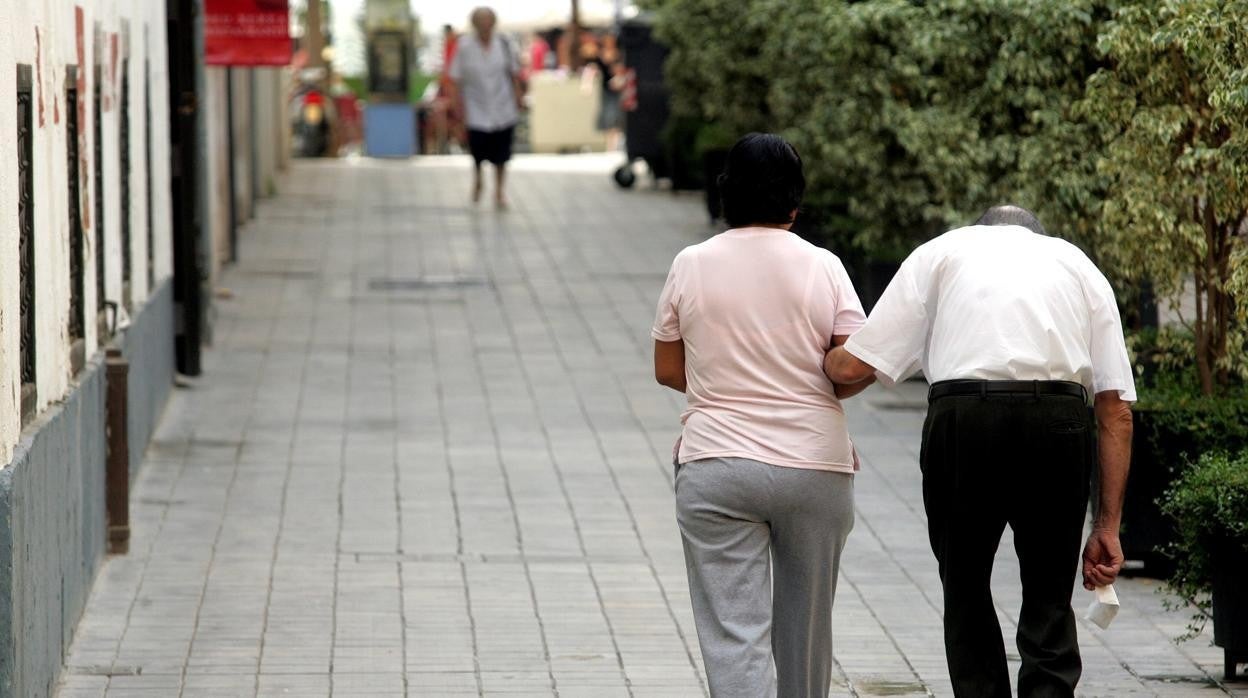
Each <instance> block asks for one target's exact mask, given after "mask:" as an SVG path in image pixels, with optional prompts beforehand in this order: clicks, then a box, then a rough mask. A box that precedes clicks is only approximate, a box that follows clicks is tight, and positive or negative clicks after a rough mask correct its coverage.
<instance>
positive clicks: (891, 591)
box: [59, 156, 1248, 698]
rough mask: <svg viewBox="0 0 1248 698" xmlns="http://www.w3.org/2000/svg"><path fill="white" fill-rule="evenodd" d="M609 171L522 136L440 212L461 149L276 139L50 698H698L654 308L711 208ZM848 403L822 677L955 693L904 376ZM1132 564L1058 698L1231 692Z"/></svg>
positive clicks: (841, 687)
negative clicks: (369, 155) (545, 150)
mask: <svg viewBox="0 0 1248 698" xmlns="http://www.w3.org/2000/svg"><path fill="white" fill-rule="evenodd" d="M615 164H618V163H617V162H615V160H614V159H611V158H604V157H588V156H587V157H580V156H577V157H568V158H552V157H536V156H534V157H527V158H522V159H520V160H518V161H517V162H516V163H515V168H514V170H515V172H514V177H513V190H512V198H513V206H512V209H511V210H510V211H508V212H505V213H496V212H495V211H493V210H492V209H490V208H481V209H475V210H474V209H472V208H470V207H468V206H466V205H465V200H466V193H467V190H468V175H467V162H466V161H465V160H463V159H460V158H431V159H423V160H415V161H412V162H410V163H406V162H405V163H393V162H376V161H368V160H347V161H334V162H315V163H311V162H309V163H297V164H296V165H295V166H294V171H293V173H292V174H291V175H290V176H289V178H288V181H287V182H286V185H285V187H284V193H283V194H282V195H281V196H280V197H278V198H277V199H275V200H273V201H271V202H269V203H267V204H264V205H262V206H261V207H260V211H259V217H258V218H257V219H256V220H255V221H254V222H253V223H252V224H251V225H250V226H249V227H248V229H247V230H245V231H244V233H243V235H242V236H241V237H242V240H243V248H242V254H241V260H242V261H240V262H239V263H238V264H237V265H236V266H234V267H232V268H231V269H230V270H229V271H228V272H227V273H226V274H225V276H224V280H223V282H222V283H223V284H224V286H226V287H228V289H229V290H230V291H231V292H232V294H233V295H232V298H230V299H223V300H220V301H219V302H218V305H217V318H216V336H215V340H214V347H213V349H212V350H211V351H210V352H208V354H207V357H206V370H205V375H204V377H203V378H201V379H199V380H196V381H194V382H193V383H191V384H190V385H188V386H186V387H184V388H183V389H182V390H180V391H178V392H177V393H176V396H175V398H174V399H173V401H172V403H171V404H170V406H169V408H168V411H167V413H166V414H165V416H164V420H163V422H162V425H161V428H160V431H159V433H158V435H157V438H156V441H155V442H154V443H153V444H152V446H151V447H150V449H149V450H148V453H147V457H146V461H145V464H144V466H143V470H142V473H141V475H140V476H139V479H138V481H137V483H136V484H135V486H134V491H133V499H132V516H133V522H132V526H133V530H134V539H133V541H132V545H131V552H130V554H129V555H127V556H124V557H115V558H112V559H111V560H110V561H109V562H108V564H107V565H106V566H105V568H104V570H103V572H102V573H101V575H100V577H99V579H98V580H97V582H96V586H95V589H94V592H93V594H92V598H91V602H90V606H89V608H88V610H87V613H86V615H85V617H84V618H83V620H82V623H81V625H80V626H79V629H78V632H77V635H76V637H75V639H74V643H73V649H72V654H71V657H70V660H69V666H68V668H67V669H66V671H65V674H64V679H63V681H62V684H61V689H60V694H59V695H60V696H62V698H71V697H75V698H76V697H85V696H103V695H108V696H129V695H133V696H193V695H194V696H256V695H263V696H277V695H289V696H320V695H331V694H332V695H334V696H347V695H367V696H382V695H409V696H444V695H484V694H495V693H498V694H504V693H506V694H509V695H534V696H551V695H558V696H593V697H595V698H597V697H606V696H697V695H704V694H705V693H706V685H705V682H704V679H703V677H702V674H701V658H700V656H699V653H698V646H697V639H696V634H695V632H694V627H693V622H692V615H691V613H690V610H689V596H688V589H687V585H686V581H685V570H684V561H683V558H682V553H681V546H680V538H679V534H678V533H677V531H676V527H675V521H674V515H673V506H672V485H671V480H672V473H671V467H670V465H669V461H670V452H671V444H672V441H673V439H674V436H675V434H676V431H677V415H678V413H679V409H680V404H681V400H680V399H679V396H678V395H676V394H675V393H673V392H671V391H665V390H664V389H661V388H660V387H658V386H657V385H656V384H655V383H654V381H653V378H652V376H651V368H650V352H651V340H650V337H649V333H648V330H649V325H650V322H651V319H652V316H653V312H654V302H655V299H656V297H657V294H658V291H659V289H660V287H661V286H662V283H663V280H664V278H665V275H666V271H667V267H668V264H669V263H670V261H671V258H672V257H673V255H674V254H675V253H676V252H677V251H678V250H679V249H680V248H681V247H682V246H684V245H687V244H690V243H692V242H696V241H698V240H700V239H702V238H704V237H706V236H707V235H709V234H710V233H711V232H712V231H711V230H710V229H708V228H707V227H706V221H705V214H704V212H703V211H702V210H701V208H700V201H699V200H698V199H697V198H695V197H692V196H675V195H672V194H670V193H665V192H658V191H648V190H644V189H641V190H634V191H620V190H617V189H615V188H614V186H613V185H612V184H611V182H610V179H609V177H608V173H609V171H610V169H611V167H612V166H614V165H615ZM848 409H849V413H850V423H851V429H852V433H853V434H854V437H855V440H856V442H857V443H858V444H859V447H860V449H861V451H862V454H863V460H864V463H863V471H862V473H861V474H860V476H859V478H858V481H857V488H856V490H857V496H858V523H857V527H856V530H855V531H854V533H853V534H852V535H851V537H850V541H849V546H848V551H847V553H846V558H845V561H844V568H843V571H842V575H841V586H840V588H839V590H838V595H837V603H836V611H835V618H834V625H835V633H836V656H837V661H838V665H837V666H838V675H837V677H836V679H835V685H834V688H833V692H834V694H835V695H838V696H843V695H857V696H876V695H891V696H897V695H941V696H943V695H949V694H950V689H949V685H948V677H947V672H946V669H945V665H944V657H943V649H942V642H941V627H940V609H941V602H940V585H939V580H938V579H937V576H936V565H935V562H934V560H933V559H932V556H931V553H930V551H929V549H928V544H927V536H926V531H925V527H924V526H925V525H924V517H923V509H922V504H921V493H920V487H919V478H918V472H917V465H916V462H917V451H918V433H919V427H920V424H921V421H922V417H923V409H924V406H923V401H922V386H915V385H913V384H907V385H904V386H902V387H901V388H900V389H898V390H893V391H887V390H883V389H880V388H872V389H871V390H870V391H868V392H867V393H865V394H864V395H863V396H860V397H859V398H855V399H854V400H853V401H852V402H851V403H850V406H849V408H848ZM1007 535H1008V534H1007ZM1001 550H1002V554H1001V558H1000V563H999V565H998V567H997V575H996V579H995V583H994V589H995V590H996V599H997V602H998V609H999V613H1000V616H1001V622H1002V626H1003V628H1005V632H1006V636H1007V645H1009V646H1011V647H1010V651H1011V655H1012V656H1013V655H1014V652H1013V649H1012V642H1011V641H1010V638H1011V637H1012V634H1013V628H1014V617H1015V614H1016V612H1017V609H1018V605H1019V593H1018V589H1017V582H1016V581H1015V579H1016V563H1015V562H1014V560H1013V553H1012V550H1011V545H1010V543H1009V540H1008V537H1007V540H1006V541H1004V542H1003V544H1002V546H1001ZM1156 587H1157V585H1156V584H1155V583H1153V582H1149V581H1143V580H1124V581H1123V582H1122V583H1121V584H1119V592H1120V594H1121V596H1122V597H1123V609H1122V612H1121V614H1120V615H1119V617H1118V619H1117V621H1115V623H1114V625H1113V627H1112V628H1111V629H1110V630H1108V631H1105V632H1102V631H1099V630H1097V629H1095V628H1094V627H1093V626H1091V625H1090V624H1088V623H1086V622H1083V621H1081V622H1080V627H1079V632H1080V636H1081V642H1082V645H1083V648H1084V658H1085V671H1084V681H1083V683H1082V684H1081V688H1082V695H1087V696H1111V695H1113V696H1118V695H1151V696H1197V695H1199V696H1208V695H1217V694H1221V693H1223V692H1224V690H1225V689H1224V688H1223V687H1221V686H1220V685H1219V684H1218V681H1217V679H1218V677H1220V668H1221V658H1220V657H1221V655H1220V651H1219V650H1217V649H1216V648H1212V647H1210V646H1209V637H1208V635H1206V636H1203V637H1201V638H1199V639H1197V640H1195V641H1193V642H1189V643H1186V644H1182V645H1176V644H1174V643H1172V642H1171V640H1170V638H1172V637H1174V636H1175V635H1177V634H1179V633H1180V632H1181V631H1182V628H1183V626H1184V624H1185V616H1184V615H1183V614H1180V613H1169V612H1166V611H1164V610H1163V609H1162V598H1161V596H1159V595H1158V594H1157V593H1156ZM1087 601H1088V594H1087V593H1086V592H1084V591H1083V590H1082V589H1079V590H1077V592H1076V594H1075V603H1076V606H1077V607H1081V606H1083V605H1084V604H1086V603H1087ZM1245 689H1248V686H1245V685H1244V684H1239V691H1240V693H1239V695H1248V691H1246V690H1245Z"/></svg>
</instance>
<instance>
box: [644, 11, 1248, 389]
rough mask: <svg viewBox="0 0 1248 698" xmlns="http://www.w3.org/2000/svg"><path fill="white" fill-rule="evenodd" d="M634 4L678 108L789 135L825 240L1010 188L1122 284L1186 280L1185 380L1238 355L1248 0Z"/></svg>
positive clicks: (1166, 287)
mask: <svg viewBox="0 0 1248 698" xmlns="http://www.w3.org/2000/svg"><path fill="white" fill-rule="evenodd" d="M641 4H643V5H645V6H646V7H648V8H649V9H652V10H653V11H654V14H655V17H656V30H657V36H658V37H659V38H660V39H661V40H662V41H664V42H666V43H667V44H669V46H670V47H671V49H672V52H671V56H670V58H669V60H668V66H667V77H668V83H669V87H670V89H671V92H672V99H673V109H674V111H675V113H676V114H677V115H678V116H679V117H680V118H681V119H687V120H694V121H701V122H704V123H714V124H716V125H718V126H719V127H721V128H723V129H725V130H727V131H729V132H731V133H736V134H742V133H744V132H747V131H751V130H766V131H778V132H781V133H783V134H784V135H786V136H787V137H788V138H789V139H790V140H791V141H792V142H793V143H794V145H796V146H797V148H798V150H799V151H800V152H801V153H802V156H803V160H804V161H805V163H806V168H807V177H808V179H809V183H810V188H809V194H808V197H807V204H808V206H809V207H810V208H812V209H814V211H813V212H814V213H815V214H816V216H815V217H816V218H817V219H818V220H820V221H823V222H824V223H825V224H826V225H827V226H828V227H829V229H828V230H826V231H825V232H826V233H827V236H828V239H829V240H830V241H832V242H834V243H835V244H838V245H840V246H842V249H838V250H837V251H838V252H839V253H843V254H844V253H853V252H859V253H865V254H867V255H868V256H870V257H873V258H875V259H885V260H888V259H892V260H895V259H898V258H900V257H902V256H904V255H905V254H906V253H908V252H909V251H910V250H911V249H913V248H914V247H915V246H916V245H917V244H919V243H921V242H922V241H924V240H926V239H929V238H930V237H932V236H934V235H936V234H938V233H940V232H942V231H944V230H946V229H948V228H950V227H954V226H957V225H963V224H966V223H968V222H970V221H971V220H973V219H974V218H975V217H976V216H977V215H978V214H979V213H980V212H982V211H983V210H984V209H985V208H987V207H988V206H991V205H993V204H997V203H1003V202H1013V203H1018V204H1021V205H1023V206H1026V207H1028V208H1031V209H1033V210H1035V211H1036V213H1037V214H1038V215H1039V216H1040V219H1041V220H1043V221H1044V222H1045V225H1046V227H1047V228H1048V229H1049V231H1050V232H1051V233H1054V234H1056V235H1060V236H1062V237H1066V238H1068V239H1071V240H1073V241H1075V242H1076V243H1078V244H1079V245H1080V246H1081V247H1083V248H1084V249H1085V250H1087V251H1088V252H1089V253H1090V254H1091V255H1092V256H1093V258H1094V259H1095V260H1096V261H1097V262H1098V263H1099V264H1100V265H1101V267H1102V268H1103V269H1104V270H1105V271H1106V273H1107V275H1109V276H1110V277H1111V280H1113V281H1114V282H1115V285H1116V286H1117V287H1118V288H1120V289H1128V290H1129V289H1132V288H1134V287H1138V286H1139V284H1141V283H1142V282H1144V281H1151V282H1152V284H1153V286H1154V287H1155V288H1156V289H1157V291H1158V293H1159V294H1160V295H1162V296H1163V297H1164V298H1168V299H1171V300H1174V299H1177V298H1178V296H1179V295H1180V294H1182V293H1186V292H1187V289H1188V287H1187V286H1185V283H1186V280H1188V279H1194V280H1195V285H1196V292H1197V294H1198V295H1199V296H1200V301H1199V302H1198V307H1200V308H1201V309H1202V317H1200V318H1187V321H1188V322H1189V323H1190V328H1191V329H1192V331H1193V332H1194V333H1195V334H1196V335H1197V341H1196V343H1195V351H1196V359H1197V366H1198V370H1199V373H1200V381H1199V386H1198V388H1197V390H1198V391H1199V392H1203V393H1205V394H1212V393H1214V392H1216V386H1218V385H1226V384H1227V383H1228V382H1232V381H1234V380H1235V376H1236V375H1243V373H1244V369H1245V367H1248V353H1245V351H1244V347H1245V343H1246V342H1248V332H1245V331H1244V327H1245V325H1248V243H1246V242H1245V239H1246V236H1245V235H1244V234H1243V233H1242V232H1241V231H1243V230H1245V229H1248V186H1245V185H1244V182H1248V21H1245V17H1248V0H1147V1H1136V2H1131V1H1129V0H1067V1H1064V2H1034V1H1032V0H934V1H928V2H917V1H916V0H863V1H860V2H850V1H847V0H641ZM846 245H848V246H850V247H854V248H856V250H853V251H851V250H847V249H843V247H844V246H846ZM1128 295H1129V294H1128Z"/></svg>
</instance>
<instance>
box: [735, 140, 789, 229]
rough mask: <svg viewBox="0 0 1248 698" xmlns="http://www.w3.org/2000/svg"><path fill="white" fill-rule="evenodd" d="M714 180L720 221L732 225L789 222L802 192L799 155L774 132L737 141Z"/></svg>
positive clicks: (737, 226)
mask: <svg viewBox="0 0 1248 698" xmlns="http://www.w3.org/2000/svg"><path fill="white" fill-rule="evenodd" d="M717 183H718V185H719V196H720V200H721V202H722V205H723V212H724V220H725V221H727V222H728V225H729V226H731V227H733V228H740V227H743V226H747V225H755V224H783V223H792V222H793V212H794V211H795V210H796V209H797V207H798V206H799V205H800V204H801V203H802V194H804V193H805V192H806V176H805V175H803V174H802V158H801V156H799V155H798V154H797V149H795V148H794V147H793V146H792V145H790V144H789V142H788V141H786V140H784V139H783V138H781V137H780V136H777V135H775V134H774V133H751V134H748V135H746V136H745V137H743V138H742V139H741V140H739V141H737V142H736V144H735V145H733V146H732V149H731V150H729V151H728V159H727V161H726V162H725V163H724V173H723V174H721V175H720V176H719V180H718V182H717Z"/></svg>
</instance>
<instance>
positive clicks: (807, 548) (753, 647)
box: [651, 133, 867, 698]
mask: <svg viewBox="0 0 1248 698" xmlns="http://www.w3.org/2000/svg"><path fill="white" fill-rule="evenodd" d="M719 186H720V188H721V190H722V192H723V199H724V218H725V219H726V220H727V221H728V224H729V225H730V226H732V229H731V230H728V231H726V232H723V233H720V234H719V235H716V236H715V237H713V238H711V239H710V240H707V241H706V242H703V243H701V244H698V245H693V246H691V247H687V248H685V249H684V250H683V251H682V252H681V253H680V254H678V255H677V256H676V259H675V260H674V261H673V262H672V268H671V272H670V273H669V274H668V277H667V283H666V285H665V286H664V287H663V292H662V295H661V296H660V299H659V307H658V313H657V317H656V318H655V322H654V328H653V330H652V331H651V335H652V336H653V337H654V340H655V343H654V371H655V377H656V378H657V379H658V381H659V383H661V384H663V385H665V386H668V387H670V388H672V389H674V390H678V391H680V392H682V393H684V394H685V396H686V401H687V404H688V407H687V408H686V409H685V412H684V414H682V415H681V424H682V425H683V429H682V431H681V437H680V440H679V441H678V442H677V448H676V453H675V457H674V460H675V463H676V465H675V468H676V518H677V522H678V523H679V525H680V533H681V537H682V538H683V541H684V548H685V564H686V566H687V567H688V572H689V592H690V596H691V597H692V601H693V612H694V621H695V623H696V625H697V629H698V639H699V641H700V643H701V646H702V657H703V659H704V660H705V664H706V673H707V679H708V683H709V684H710V689H711V695H712V696H715V698H737V697H739V698H766V697H768V696H776V695H777V694H778V695H780V696H784V697H786V698H808V697H812V696H827V695H828V690H829V686H830V685H831V680H832V666H833V664H832V662H833V660H832V599H833V596H834V594H835V591H836V581H837V575H838V568H839V565H840V559H841V550H842V549H843V547H844V545H845V541H846V538H847V536H848V535H849V531H850V529H851V528H853V526H854V471H855V469H856V467H855V463H856V459H855V457H854V447H853V444H852V443H851V442H850V439H849V433H848V431H847V430H846V426H845V414H844V410H843V409H842V407H841V399H842V398H845V397H848V396H850V395H852V394H853V393H855V392H858V391H860V390H862V389H863V388H865V387H866V385H867V384H866V383H861V384H858V385H855V386H850V387H849V388H842V387H841V386H835V385H833V384H832V383H831V382H830V381H829V380H828V379H827V377H826V376H824V374H823V371H822V362H823V356H824V353H825V352H826V351H827V350H828V349H829V348H831V347H832V346H833V345H834V344H839V343H840V342H843V341H845V339H846V337H848V336H849V335H850V334H851V333H853V332H855V331H857V330H858V328H859V327H861V326H862V323H863V321H864V320H865V317H864V316H863V312H862V305H861V304H860V303H859V302H858V295H857V294H856V293H855V292H854V287H853V286H852V285H851V283H850V281H849V276H848V275H847V274H846V272H845V267H844V266H842V265H841V261H840V260H839V259H837V257H836V255H834V254H832V253H831V252H829V251H827V250H824V249H820V248H817V247H815V246H814V245H811V244H810V243H808V242H806V241H804V240H802V239H801V238H800V237H798V236H797V235H795V234H793V233H791V232H789V229H790V228H791V227H792V225H793V221H794V218H795V217H796V216H797V209H798V205H799V204H800V203H801V200H802V194H803V192H804V191H805V188H806V180H805V177H804V175H803V174H802V161H801V158H799V157H798V154H797V151H796V150H794V149H793V146H791V145H789V144H788V143H786V142H785V141H784V140H783V139H782V138H780V137H779V136H775V135H770V134H758V133H753V134H750V135H748V136H746V137H744V138H742V139H741V140H740V141H738V142H737V144H736V145H735V146H733V148H732V150H730V151H729V153H728V159H727V166H726V168H725V170H724V174H723V176H722V177H721V178H720V184H719Z"/></svg>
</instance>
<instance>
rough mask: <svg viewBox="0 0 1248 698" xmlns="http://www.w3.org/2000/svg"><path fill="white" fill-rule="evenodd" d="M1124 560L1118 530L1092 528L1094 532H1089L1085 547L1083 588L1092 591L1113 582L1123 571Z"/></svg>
mask: <svg viewBox="0 0 1248 698" xmlns="http://www.w3.org/2000/svg"><path fill="white" fill-rule="evenodd" d="M1122 562H1123V556H1122V544H1121V543H1119V542H1118V531H1117V530H1113V531H1111V530H1108V529H1103V528H1094V529H1092V533H1090V534H1088V543H1087V545H1085V546H1084V547H1083V588H1084V589H1087V590H1088V591H1092V590H1093V589H1095V588H1097V587H1103V586H1108V585H1110V584H1113V583H1114V580H1115V579H1117V578H1118V573H1119V572H1121V571H1122Z"/></svg>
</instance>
